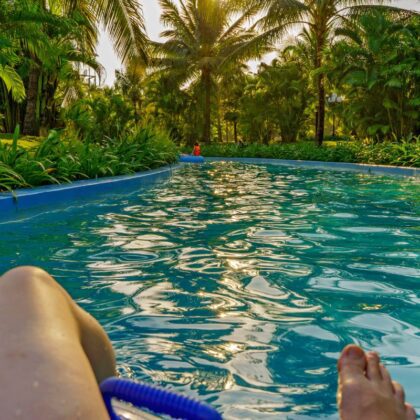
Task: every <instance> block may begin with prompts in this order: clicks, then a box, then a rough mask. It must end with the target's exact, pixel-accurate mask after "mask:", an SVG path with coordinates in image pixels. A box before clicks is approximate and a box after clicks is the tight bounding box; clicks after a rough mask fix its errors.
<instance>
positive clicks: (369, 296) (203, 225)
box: [0, 162, 420, 418]
mask: <svg viewBox="0 0 420 420" xmlns="http://www.w3.org/2000/svg"><path fill="white" fill-rule="evenodd" d="M419 197H420V186H419V184H418V181H417V182H416V181H413V180H410V179H400V178H389V177H376V176H367V175H360V174H355V173H345V172H333V171H323V170H314V169H296V168H292V167H276V166H257V165H243V164H238V163H220V162H219V163H212V164H207V165H205V166H201V167H191V166H186V167H183V168H181V169H179V170H178V171H176V172H175V173H174V176H173V177H172V178H171V179H170V180H168V181H165V182H163V183H159V184H157V185H156V186H154V187H152V188H149V189H146V190H139V191H137V192H134V193H133V194H131V195H129V196H127V195H125V196H124V195H109V196H107V197H98V199H97V200H92V201H91V202H80V203H73V205H72V206H67V207H64V206H63V207H61V208H54V209H45V211H44V212H42V213H41V214H39V213H36V212H26V213H20V214H19V216H18V217H17V218H15V219H14V220H3V221H2V220H1V215H0V235H1V236H2V238H3V240H2V241H1V242H0V271H5V270H6V269H8V268H10V267H11V266H15V265H21V264H36V265H40V266H42V267H43V268H44V269H46V270H48V271H49V272H51V273H52V274H53V275H54V276H55V277H56V278H57V280H58V281H59V282H60V283H61V284H62V285H63V286H64V287H65V288H66V289H67V290H68V291H69V292H70V293H71V295H72V296H73V297H74V298H76V299H77V301H78V302H79V303H80V304H81V305H82V306H83V307H84V308H85V309H87V310H88V311H90V312H91V313H92V314H93V315H94V316H96V317H97V318H98V319H99V320H100V321H101V323H102V325H104V326H105V328H106V330H107V331H108V333H109V334H110V337H111V339H112V340H113V343H114V345H115V347H116V349H117V354H118V363H119V370H120V372H121V373H122V374H123V375H125V376H128V377H132V378H138V379H142V380H147V381H153V382H155V383H158V384H162V385H168V386H171V387H173V388H175V389H177V390H179V391H181V392H185V393H188V394H190V395H193V396H197V397H199V398H201V399H203V400H206V401H208V402H210V403H211V404H213V405H214V406H216V407H218V408H219V409H220V410H221V412H223V413H224V415H225V416H226V417H227V418H270V417H271V418H279V417H280V414H282V415H284V416H287V417H288V418H305V417H306V416H308V417H309V416H310V417H323V418H325V417H329V416H331V417H335V416H336V407H335V392H336V369H335V364H336V359H337V357H338V355H339V352H340V350H341V349H342V348H343V346H344V345H345V344H347V343H349V342H357V343H360V344H361V345H362V346H364V347H365V348H367V349H373V350H377V351H379V352H380V353H381V354H382V355H383V357H384V360H385V363H386V364H387V366H388V367H389V369H390V371H391V373H392V374H393V375H394V376H395V379H396V380H398V381H400V382H401V383H403V385H404V386H405V387H406V390H407V394H408V400H409V401H410V402H412V403H414V405H415V406H416V408H417V409H418V410H420V393H419V392H418V390H419V385H418V384H419V378H420V313H419V303H420V298H419V291H420V280H419V279H420V268H419V261H420V236H419V221H420V210H419V201H418V200H419Z"/></svg>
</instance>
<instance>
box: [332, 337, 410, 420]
mask: <svg viewBox="0 0 420 420" xmlns="http://www.w3.org/2000/svg"><path fill="white" fill-rule="evenodd" d="M338 369H339V373H340V375H339V389H338V406H339V409H340V417H341V419H343V420H400V419H404V420H415V419H416V413H415V411H414V408H413V407H412V406H411V405H410V404H406V403H405V395H404V390H403V388H402V387H401V385H400V384H397V383H396V382H392V380H391V377H390V374H389V372H388V371H387V369H385V367H384V366H383V365H382V364H381V363H380V359H379V357H378V355H377V354H376V353H368V354H365V353H364V351H363V350H362V349H361V348H360V347H357V346H355V345H351V346H348V347H346V348H345V349H344V351H343V353H342V355H341V358H340V360H339V362H338Z"/></svg>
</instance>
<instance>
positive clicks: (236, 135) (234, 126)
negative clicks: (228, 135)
mask: <svg viewBox="0 0 420 420" xmlns="http://www.w3.org/2000/svg"><path fill="white" fill-rule="evenodd" d="M233 135H234V137H235V143H236V144H238V122H237V121H233Z"/></svg>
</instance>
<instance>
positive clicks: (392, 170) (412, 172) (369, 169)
mask: <svg viewBox="0 0 420 420" xmlns="http://www.w3.org/2000/svg"><path fill="white" fill-rule="evenodd" d="M205 160H206V162H239V163H248V164H254V165H278V166H298V167H305V168H315V169H320V170H336V171H352V172H360V173H366V174H371V175H390V176H404V177H414V178H418V177H420V168H408V167H401V166H386V165H369V164H364V163H344V162H321V161H312V160H283V159H265V158H226V157H208V158H206V159H205Z"/></svg>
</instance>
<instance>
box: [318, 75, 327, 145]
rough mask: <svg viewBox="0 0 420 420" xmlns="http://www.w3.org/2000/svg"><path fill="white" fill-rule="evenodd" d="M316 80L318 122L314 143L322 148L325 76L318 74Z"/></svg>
mask: <svg viewBox="0 0 420 420" xmlns="http://www.w3.org/2000/svg"><path fill="white" fill-rule="evenodd" d="M317 77H318V80H317V84H318V112H317V114H318V122H317V128H316V141H317V143H318V146H322V143H323V142H324V130H325V85H324V81H325V75H324V74H319V75H318V76H317Z"/></svg>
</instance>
